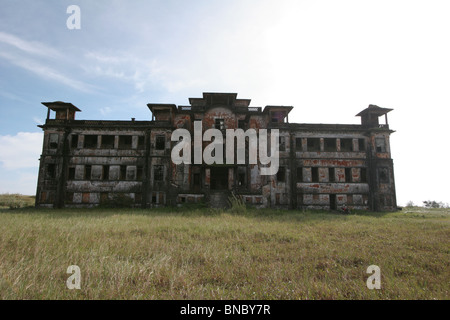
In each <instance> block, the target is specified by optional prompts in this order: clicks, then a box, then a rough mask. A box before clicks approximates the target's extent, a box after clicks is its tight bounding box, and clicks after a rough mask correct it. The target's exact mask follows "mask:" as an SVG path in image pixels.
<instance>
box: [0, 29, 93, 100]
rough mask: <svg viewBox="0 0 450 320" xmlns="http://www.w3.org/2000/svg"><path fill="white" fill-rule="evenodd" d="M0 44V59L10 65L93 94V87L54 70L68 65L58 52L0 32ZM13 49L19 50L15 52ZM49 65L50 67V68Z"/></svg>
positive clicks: (37, 43) (41, 44)
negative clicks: (56, 66) (0, 46)
mask: <svg viewBox="0 0 450 320" xmlns="http://www.w3.org/2000/svg"><path fill="white" fill-rule="evenodd" d="M0 43H3V44H6V46H5V45H4V46H2V48H1V49H2V50H1V51H0V57H2V58H3V59H5V60H7V61H9V62H10V63H12V64H14V65H16V66H18V67H20V68H22V69H25V70H27V71H30V72H32V73H34V74H35V75H37V76H39V77H40V78H43V79H47V80H51V81H54V82H57V83H62V84H64V85H66V86H68V87H71V88H73V89H76V90H79V91H82V92H86V93H89V92H94V91H95V87H94V86H92V85H90V84H87V83H84V82H83V81H79V80H76V79H74V78H73V77H70V76H67V75H66V74H65V72H62V71H60V70H63V69H64V67H60V68H59V69H60V70H56V69H55V67H54V65H56V64H57V63H58V62H59V63H62V64H63V65H64V64H66V65H68V62H67V57H66V56H64V55H63V54H61V53H60V52H59V51H58V50H56V49H54V48H51V47H49V46H48V45H45V44H43V43H40V42H36V41H26V40H23V39H20V38H19V37H17V36H14V35H12V34H9V33H5V32H1V31H0ZM15 49H19V51H18V50H15ZM50 65H51V66H50Z"/></svg>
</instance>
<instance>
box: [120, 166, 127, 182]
mask: <svg viewBox="0 0 450 320" xmlns="http://www.w3.org/2000/svg"><path fill="white" fill-rule="evenodd" d="M126 179H127V166H120V174H119V180H126Z"/></svg>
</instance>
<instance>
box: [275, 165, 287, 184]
mask: <svg viewBox="0 0 450 320" xmlns="http://www.w3.org/2000/svg"><path fill="white" fill-rule="evenodd" d="M285 180H286V168H285V167H279V168H278V172H277V181H278V182H285Z"/></svg>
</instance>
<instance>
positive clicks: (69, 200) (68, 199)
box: [65, 192, 73, 203]
mask: <svg viewBox="0 0 450 320" xmlns="http://www.w3.org/2000/svg"><path fill="white" fill-rule="evenodd" d="M65 202H66V203H73V192H66V199H65Z"/></svg>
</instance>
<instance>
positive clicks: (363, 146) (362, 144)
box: [358, 139, 366, 151]
mask: <svg viewBox="0 0 450 320" xmlns="http://www.w3.org/2000/svg"><path fill="white" fill-rule="evenodd" d="M358 148H359V151H366V143H365V141H364V139H358Z"/></svg>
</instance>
